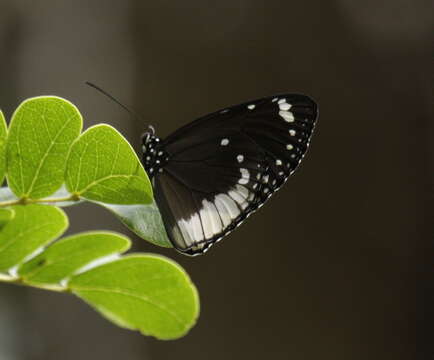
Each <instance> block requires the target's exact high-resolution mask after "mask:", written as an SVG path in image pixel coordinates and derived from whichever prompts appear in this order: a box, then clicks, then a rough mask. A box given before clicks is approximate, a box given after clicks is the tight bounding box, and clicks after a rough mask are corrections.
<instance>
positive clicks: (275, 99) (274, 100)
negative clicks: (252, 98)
mask: <svg viewBox="0 0 434 360" xmlns="http://www.w3.org/2000/svg"><path fill="white" fill-rule="evenodd" d="M277 100H279V98H274V99H273V100H271V102H276V101H277Z"/></svg>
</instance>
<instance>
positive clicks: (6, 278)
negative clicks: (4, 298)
mask: <svg viewBox="0 0 434 360" xmlns="http://www.w3.org/2000/svg"><path fill="white" fill-rule="evenodd" d="M0 282H5V283H9V284H15V285H23V286H31V287H34V288H37V289H44V290H50V291H56V292H69V291H71V290H70V289H69V288H68V287H64V286H61V285H54V284H53V285H51V284H36V283H35V284H32V283H27V282H26V281H25V280H24V279H22V278H20V277H14V276H11V275H7V274H3V273H0Z"/></svg>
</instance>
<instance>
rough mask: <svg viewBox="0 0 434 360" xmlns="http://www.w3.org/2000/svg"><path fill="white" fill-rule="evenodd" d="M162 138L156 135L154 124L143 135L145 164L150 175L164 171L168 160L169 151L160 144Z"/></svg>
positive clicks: (143, 159)
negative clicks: (163, 168)
mask: <svg viewBox="0 0 434 360" xmlns="http://www.w3.org/2000/svg"><path fill="white" fill-rule="evenodd" d="M160 142H161V139H160V138H159V137H158V136H156V135H155V129H154V127H153V126H152V125H150V126H149V130H148V131H146V132H144V133H143V135H142V151H143V158H142V161H143V166H144V167H145V170H146V172H147V173H148V175H149V176H150V177H153V175H154V174H155V173H157V172H158V171H162V170H160V169H162V167H163V165H164V164H165V163H166V162H167V160H168V156H167V153H166V152H165V151H164V150H163V149H162V147H161V145H160Z"/></svg>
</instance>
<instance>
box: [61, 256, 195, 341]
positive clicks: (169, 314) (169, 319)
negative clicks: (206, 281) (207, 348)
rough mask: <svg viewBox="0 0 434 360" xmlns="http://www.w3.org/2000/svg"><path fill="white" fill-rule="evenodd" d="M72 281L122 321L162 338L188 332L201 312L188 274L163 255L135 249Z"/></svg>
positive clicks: (85, 295)
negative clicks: (131, 252) (133, 251)
mask: <svg viewBox="0 0 434 360" xmlns="http://www.w3.org/2000/svg"><path fill="white" fill-rule="evenodd" d="M69 287H70V288H71V291H72V292H73V293H75V294H76V295H77V296H79V297H81V298H82V299H83V300H85V301H86V302H87V303H89V304H90V305H91V306H93V307H94V308H95V309H97V310H98V311H99V312H101V313H102V315H104V316H105V317H107V318H108V319H109V320H111V321H113V322H114V323H116V324H117V325H119V326H122V327H125V328H128V329H137V330H139V331H140V332H141V333H143V334H145V335H152V336H155V337H156V338H159V339H175V338H179V337H181V336H183V335H184V334H185V333H186V332H187V331H188V330H189V329H190V328H191V327H192V326H193V325H194V323H195V322H196V319H197V317H198V314H199V299H198V294H197V291H196V288H195V286H194V285H193V283H192V282H191V280H190V279H189V277H188V275H187V274H186V273H185V271H184V270H183V269H182V268H181V267H180V266H179V265H178V264H176V263H175V262H173V261H171V260H169V259H166V258H164V257H162V256H157V255H151V254H147V255H140V254H134V255H129V256H126V257H123V258H122V259H120V260H117V261H114V262H111V263H108V264H105V265H102V266H99V267H97V268H94V269H92V270H89V271H87V272H85V273H83V274H80V275H78V276H75V277H72V279H71V281H70V282H69Z"/></svg>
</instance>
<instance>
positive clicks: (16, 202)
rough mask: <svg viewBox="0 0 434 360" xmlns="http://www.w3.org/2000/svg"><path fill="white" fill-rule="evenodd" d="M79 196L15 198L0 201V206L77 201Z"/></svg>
mask: <svg viewBox="0 0 434 360" xmlns="http://www.w3.org/2000/svg"><path fill="white" fill-rule="evenodd" d="M79 200H80V197H79V196H78V195H76V194H72V195H70V196H65V197H63V198H47V199H26V198H21V199H16V200H10V201H0V207H6V206H13V205H26V204H38V203H39V204H40V203H56V202H64V201H74V202H75V201H79Z"/></svg>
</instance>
